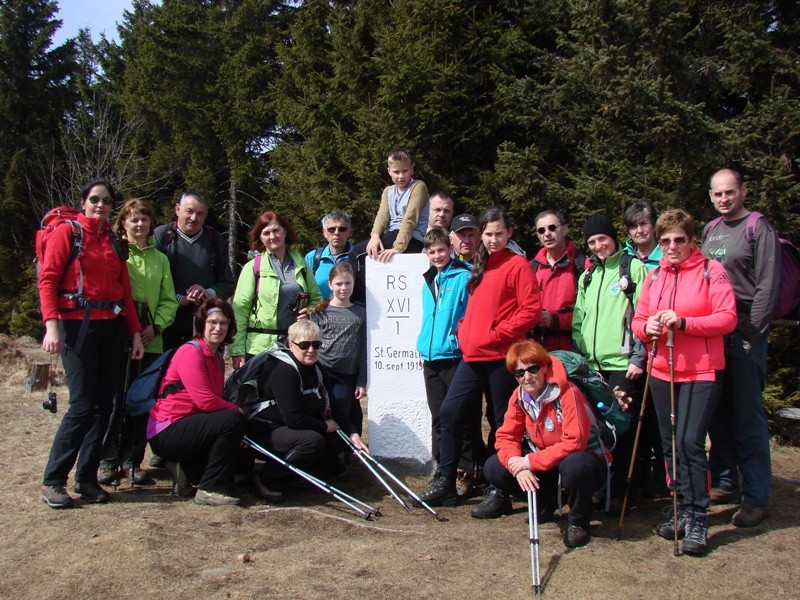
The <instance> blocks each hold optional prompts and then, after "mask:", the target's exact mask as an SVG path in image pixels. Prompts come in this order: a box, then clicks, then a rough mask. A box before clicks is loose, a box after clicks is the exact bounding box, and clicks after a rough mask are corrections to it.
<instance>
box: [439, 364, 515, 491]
mask: <svg viewBox="0 0 800 600" xmlns="http://www.w3.org/2000/svg"><path fill="white" fill-rule="evenodd" d="M487 384H488V385H487ZM516 387H517V382H516V380H515V379H514V376H513V375H512V374H511V373H509V372H508V369H507V368H506V361H505V360H495V361H490V362H467V361H465V360H462V361H461V362H460V363H459V364H458V367H456V372H455V375H454V377H453V382H452V383H451V384H450V388H449V389H448V390H447V395H446V396H445V398H444V400H443V401H442V406H441V407H440V410H439V427H440V433H441V435H440V439H439V467H438V468H437V469H436V474H437V475H439V476H444V477H447V478H449V479H455V477H456V470H457V469H458V463H459V459H460V456H461V442H462V438H463V434H464V424H465V423H467V422H468V421H469V420H470V418H471V417H470V415H472V414H473V413H474V410H475V405H476V403H477V404H479V403H480V401H481V392H483V391H484V390H485V392H486V396H487V402H490V403H491V406H492V407H493V408H494V425H495V426H496V427H500V425H502V424H503V417H504V416H505V414H506V408H508V399H509V398H510V397H511V394H512V393H513V392H514V390H515V389H516ZM489 452H491V453H494V452H495V450H494V448H491V449H490V450H489Z"/></svg>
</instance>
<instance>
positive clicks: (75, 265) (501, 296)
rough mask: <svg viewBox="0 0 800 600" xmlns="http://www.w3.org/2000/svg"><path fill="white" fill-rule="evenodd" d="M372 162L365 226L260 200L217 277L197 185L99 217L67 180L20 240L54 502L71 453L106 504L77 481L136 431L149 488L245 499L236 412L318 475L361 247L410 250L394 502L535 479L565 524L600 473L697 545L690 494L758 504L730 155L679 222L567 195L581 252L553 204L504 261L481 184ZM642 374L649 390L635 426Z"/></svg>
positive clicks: (762, 438)
mask: <svg viewBox="0 0 800 600" xmlns="http://www.w3.org/2000/svg"><path fill="white" fill-rule="evenodd" d="M387 166H388V174H389V176H390V178H391V181H392V184H391V185H389V186H387V187H386V189H385V190H384V192H383V195H382V198H381V202H380V207H379V209H378V212H377V215H376V217H375V220H374V224H373V227H372V230H371V234H370V238H369V239H368V240H366V241H364V242H362V243H359V244H353V243H352V242H351V241H350V235H351V222H350V217H349V216H348V215H347V214H346V213H344V212H342V211H340V210H334V211H332V212H330V213H328V214H326V215H325V216H324V217H323V218H322V220H321V224H322V235H323V236H324V238H325V240H326V242H327V243H326V244H325V245H324V246H322V247H320V248H316V249H312V250H310V251H308V252H307V253H306V254H302V253H300V252H298V250H297V249H296V245H297V241H298V240H297V236H296V234H295V231H294V229H293V227H292V225H291V223H290V222H289V221H288V220H287V219H286V217H285V216H283V215H281V214H279V213H278V212H276V211H274V210H267V211H265V212H263V213H262V214H260V215H259V216H258V218H257V219H256V221H255V223H254V224H253V227H252V228H251V230H250V231H249V234H248V244H249V248H250V250H251V255H250V259H249V261H248V262H247V263H246V264H245V265H244V266H243V267H242V269H241V272H240V274H239V277H238V280H235V279H234V277H233V275H232V273H231V270H230V266H229V261H228V254H227V242H226V240H224V239H223V237H222V236H221V235H220V234H219V233H218V232H216V230H214V229H213V228H211V227H208V226H206V225H205V220H206V217H207V216H208V211H209V203H208V200H207V199H206V198H205V197H204V196H203V195H202V194H199V193H196V192H186V193H184V194H183V195H182V196H181V198H180V200H179V201H178V202H177V203H176V205H175V215H176V219H175V221H174V222H172V223H168V224H163V225H160V226H159V227H155V217H154V213H153V210H152V208H151V207H150V206H149V205H148V204H147V203H146V202H145V201H143V200H140V199H133V200H128V201H127V202H125V203H124V204H123V205H122V207H121V209H120V210H119V212H118V214H117V215H116V218H115V219H114V221H113V223H112V222H111V211H112V207H113V205H114V204H115V202H116V199H117V194H116V191H115V190H114V187H113V185H112V183H111V182H110V181H108V180H104V179H96V180H93V181H90V182H89V183H87V184H86V186H84V188H83V190H82V192H81V200H80V214H78V215H77V218H76V219H75V220H72V221H69V222H64V223H63V224H61V225H59V226H57V227H55V228H54V229H53V231H52V232H51V234H50V235H49V238H48V240H47V251H46V252H45V253H44V255H43V259H42V261H41V264H40V274H39V278H40V285H39V292H40V302H41V309H42V315H43V321H44V324H45V336H44V340H43V343H42V347H43V349H44V350H45V351H47V352H50V353H53V354H56V353H58V354H60V356H61V359H62V362H63V366H64V370H65V372H66V376H67V384H68V387H69V408H68V410H67V411H66V413H65V414H64V416H63V418H62V420H61V423H60V426H59V428H58V430H57V432H56V435H55V438H54V440H53V445H52V449H51V451H50V457H49V460H48V463H47V466H46V468H45V473H44V479H43V483H42V497H43V499H44V501H45V502H46V503H47V504H48V505H49V506H51V507H53V508H64V507H69V506H72V504H73V497H72V496H71V495H70V493H69V492H68V491H67V487H66V485H67V480H68V476H69V473H70V471H71V470H72V468H73V467H75V474H74V490H73V491H74V493H75V494H76V495H77V496H79V497H81V498H83V499H84V501H87V502H94V503H103V502H107V501H108V500H109V499H110V497H111V494H110V493H109V492H108V491H107V490H106V489H104V488H103V487H102V485H108V484H110V483H113V482H116V481H117V480H119V479H120V478H128V479H129V480H130V483H132V484H135V485H146V484H148V483H153V480H152V479H151V477H150V475H149V474H148V472H147V471H146V470H144V469H142V462H143V460H144V454H145V448H146V445H147V443H148V442H149V444H150V447H151V450H152V452H153V458H152V459H151V462H150V464H151V466H154V467H159V466H163V467H165V468H166V469H167V470H168V471H169V473H170V474H171V476H172V480H173V486H174V491H175V492H176V493H177V494H178V495H180V496H193V497H194V501H195V502H196V503H198V504H204V505H211V506H224V505H233V504H238V503H239V498H237V497H236V496H235V495H234V489H235V485H236V482H237V481H240V480H243V479H245V478H252V480H253V484H254V490H255V493H256V494H257V495H258V496H259V497H260V498H262V499H264V500H266V501H268V502H281V501H282V500H283V499H284V494H285V493H286V492H287V491H288V490H290V489H291V488H292V474H291V472H290V471H288V470H287V469H286V468H284V467H283V466H281V465H279V464H273V463H271V462H269V463H264V464H263V465H261V464H259V465H258V466H255V465H254V462H255V459H256V458H258V456H257V455H256V454H255V453H254V452H253V451H252V450H249V449H243V447H242V440H243V438H244V436H247V438H249V439H250V440H253V441H255V442H256V443H257V444H258V445H260V446H263V447H264V448H267V449H269V451H270V452H274V453H275V454H277V455H278V456H280V457H281V458H282V459H283V460H285V461H286V462H287V463H289V464H291V465H294V466H296V467H298V468H301V469H305V470H308V471H310V472H312V473H314V474H315V475H316V476H318V477H321V478H322V479H327V478H330V477H335V476H337V475H340V474H341V473H342V472H344V470H345V467H344V465H343V464H342V462H341V460H340V454H341V453H342V452H343V451H345V450H346V443H345V442H346V439H348V438H349V441H350V443H351V444H352V445H353V446H354V447H355V448H356V449H357V450H360V451H365V452H366V451H368V448H367V446H366V444H365V443H364V441H363V440H362V439H361V435H362V422H363V413H362V408H361V400H362V399H363V398H365V397H366V393H367V348H366V344H367V340H366V309H365V307H364V304H363V301H364V297H365V293H366V290H365V285H364V271H365V268H368V265H365V263H366V262H367V261H365V257H367V256H368V257H371V258H372V259H374V260H378V261H382V262H389V261H391V260H392V257H393V256H394V255H395V254H399V253H420V252H424V253H425V255H426V257H427V258H428V260H429V262H430V268H429V270H427V271H426V272H425V273H420V277H421V279H422V278H424V285H423V287H422V299H421V300H422V302H421V306H422V312H423V318H422V328H421V331H420V333H419V336H418V339H417V349H418V351H419V353H420V356H421V358H422V366H423V377H424V382H425V390H426V395H427V403H428V407H429V409H430V413H431V447H432V454H433V459H434V461H435V464H436V470H435V474H434V476H433V479H432V481H431V483H430V485H429V486H428V487H427V489H425V490H424V491H422V492H421V493H420V494H419V496H418V499H417V500H416V502H418V503H419V502H424V503H426V504H427V505H429V506H452V505H456V504H457V503H459V502H460V501H461V500H462V498H464V497H465V496H468V495H470V494H471V493H473V492H474V491H475V490H477V489H479V488H481V487H484V486H485V491H484V494H483V499H482V501H481V502H480V503H479V504H477V505H475V506H474V507H473V508H472V516H474V517H476V518H494V517H499V516H502V515H505V514H508V513H510V512H511V511H512V500H513V498H515V497H519V498H524V497H525V495H526V494H527V493H528V492H532V491H536V493H537V496H538V518H539V520H540V521H542V520H549V519H553V518H554V515H555V511H557V510H558V511H560V510H561V509H562V508H563V505H564V504H566V505H568V506H569V510H568V513H567V526H566V528H565V531H564V537H563V541H564V544H565V545H566V546H567V547H578V546H583V545H585V544H586V543H588V542H589V540H590V532H589V523H590V520H591V515H592V511H593V509H594V508H595V507H596V506H597V505H598V504H599V505H602V502H603V498H604V497H606V496H608V497H609V498H610V501H612V502H614V503H615V505H616V506H619V503H620V501H621V499H622V497H623V495H626V494H631V496H632V497H634V498H637V497H642V498H644V497H649V498H658V497H665V496H668V495H669V494H674V495H677V518H676V517H675V516H674V515H673V516H671V517H670V518H669V519H668V520H667V521H666V522H664V523H662V524H659V525H658V526H657V528H656V532H657V534H658V535H660V536H662V537H664V538H666V539H673V538H674V537H675V536H676V533H677V536H678V537H683V538H684V542H683V551H684V552H685V553H687V554H695V555H702V554H705V553H706V552H707V549H708V541H707V535H708V517H707V509H708V507H709V504H711V503H725V502H734V503H738V504H739V505H740V506H739V508H738V510H737V511H736V512H735V514H734V515H733V519H732V522H733V524H734V525H736V526H738V527H753V526H756V525H758V524H759V523H760V522H761V520H762V519H763V518H764V517H765V516H766V514H767V505H768V499H769V487H770V479H771V475H770V472H771V471H770V469H771V467H770V449H769V436H768V430H767V420H766V416H765V413H764V410H763V399H762V393H763V388H764V381H765V372H766V350H767V333H768V329H769V325H770V317H771V315H772V307H773V306H774V303H775V299H776V297H777V291H778V283H779V276H780V260H779V259H780V247H779V244H778V238H777V235H776V233H775V231H774V229H773V228H772V227H771V225H770V224H769V222H768V221H767V220H766V219H765V218H760V219H758V220H757V221H756V223H755V236H754V239H752V238H751V236H750V233H749V232H747V231H746V229H747V223H748V222H749V221H750V220H749V219H748V215H749V214H750V213H749V211H748V210H747V208H746V207H745V204H744V203H745V199H746V196H747V187H746V185H745V183H744V182H743V180H742V177H741V175H740V174H739V173H738V172H736V171H734V170H731V169H722V170H720V171H718V172H717V173H715V174H714V175H713V176H712V177H711V180H710V190H709V196H710V199H711V202H712V203H713V205H714V207H715V209H716V210H717V211H718V212H719V214H720V215H721V219H720V220H718V221H716V222H715V223H714V224H713V227H711V228H710V229H707V231H705V232H704V233H703V235H702V239H700V240H698V237H699V236H698V231H697V229H696V223H695V220H694V218H693V216H692V215H690V214H689V213H688V212H686V211H685V210H683V209H679V208H676V209H669V210H665V211H664V212H662V213H661V214H660V215H657V214H656V211H655V209H654V207H653V206H652V204H650V203H649V202H638V203H635V204H633V205H632V206H630V207H629V208H628V210H627V211H626V212H625V214H624V216H623V222H624V225H625V228H626V230H627V233H628V234H629V236H630V238H629V239H628V240H627V241H626V242H625V243H624V244H622V243H620V242H619V240H618V232H617V230H616V228H615V226H614V223H613V221H612V219H611V218H610V217H609V216H607V215H602V214H596V215H593V216H591V217H589V218H588V219H587V220H586V221H585V222H584V223H583V227H582V237H583V241H584V242H585V244H586V247H587V249H588V252H586V253H584V252H582V251H580V250H578V248H576V245H575V244H573V242H571V241H570V240H569V239H568V233H569V225H568V223H567V221H566V220H565V218H564V216H563V215H562V214H561V213H560V212H558V211H557V210H544V211H542V212H541V213H539V214H538V215H537V216H536V219H535V228H536V235H537V237H538V241H539V243H540V245H541V249H540V250H539V252H538V253H537V254H536V256H535V257H534V258H533V259H532V260H530V259H529V258H527V257H526V256H525V252H523V250H522V249H521V247H520V246H519V245H518V244H517V243H516V242H515V241H514V240H513V238H512V236H513V233H514V227H513V225H512V223H511V221H510V219H509V216H508V214H507V213H506V211H505V210H504V209H503V208H502V207H498V206H493V207H489V208H487V209H486V210H484V211H483V212H482V213H481V214H480V215H478V217H477V218H476V217H475V216H473V215H471V214H469V213H462V214H458V215H456V214H455V206H454V202H453V200H452V198H451V197H450V196H449V195H447V194H446V193H443V192H438V193H434V194H433V195H432V196H431V195H429V193H428V189H427V187H426V185H425V183H424V182H422V181H420V180H418V179H415V177H414V164H413V161H412V160H411V156H410V155H409V154H408V152H406V151H404V150H393V151H392V152H391V153H389V156H388V161H387ZM76 244H78V245H79V248H78V250H77V252H76V251H75V246H76ZM698 244H699V245H698ZM229 299H230V300H229ZM226 347H227V348H228V352H229V355H230V356H231V357H232V362H233V367H234V369H237V370H240V372H243V371H241V370H244V369H249V370H248V376H247V378H248V379H251V380H252V383H253V386H254V389H255V393H254V394H252V395H251V397H250V400H249V401H248V402H247V403H242V402H239V401H237V402H232V401H231V397H230V394H229V393H227V392H228V390H227V388H226V385H225V368H224V361H223V359H222V356H223V350H224V349H225V348H226ZM167 351H173V354H172V357H171V360H170V362H169V364H168V367H167V368H166V370H165V372H164V375H163V377H162V379H161V382H160V384H159V388H158V396H157V399H156V402H155V404H154V405H153V407H152V409H151V410H150V412H149V414H144V415H142V416H140V417H132V416H131V415H129V414H126V410H125V405H124V401H123V399H124V396H125V390H126V388H127V386H128V384H129V383H130V381H131V380H132V379H133V378H135V377H136V375H137V374H138V373H140V372H142V371H143V370H144V369H146V368H147V366H148V365H150V364H152V363H153V362H154V361H155V360H156V359H158V358H159V357H160V356H161V355H162V354H163V353H164V352H167ZM556 351H574V352H577V353H579V354H580V355H581V356H582V357H583V359H585V361H586V363H588V366H589V367H590V368H591V369H594V370H595V371H597V372H598V373H600V374H601V375H602V376H603V378H604V379H605V381H606V382H607V383H608V385H609V386H610V388H611V389H613V390H614V391H615V395H616V397H617V398H618V399H619V403H620V406H621V407H622V408H624V409H625V410H626V411H628V413H629V414H630V416H631V420H632V424H633V426H632V427H630V428H629V430H628V432H627V433H625V434H623V435H620V436H619V437H618V439H617V440H616V443H615V444H614V445H613V447H608V446H607V445H605V444H603V443H602V442H601V441H600V439H599V431H598V423H597V419H596V417H595V415H594V409H593V408H592V407H591V406H590V405H589V401H588V400H587V398H586V396H585V395H584V393H583V392H582V390H581V388H580V387H579V386H578V385H576V384H575V383H574V382H573V381H571V380H570V378H569V377H568V376H567V373H566V371H565V366H564V364H563V361H562V359H560V358H559V357H558V356H559V352H556ZM554 352H555V354H553V353H554ZM126 365H127V368H126ZM234 373H236V371H235V372H234ZM645 375H647V376H645ZM645 381H647V382H649V389H648V390H647V394H648V397H649V398H652V402H650V403H645V409H644V411H643V412H642V413H641V414H642V415H643V421H642V423H641V427H637V426H636V425H637V421H638V420H639V415H640V409H641V406H642V400H643V396H644V395H645V389H644V388H645ZM420 401H422V399H420ZM484 407H485V413H484ZM484 414H485V417H486V419H487V420H488V424H489V429H490V435H489V438H488V440H484V437H483V435H482V419H483V417H484ZM672 414H674V421H673V419H672ZM637 429H639V430H640V432H641V441H640V443H639V444H638V445H637V449H636V456H633V453H634V443H633V442H634V433H635V431H636V430H637ZM339 430H341V431H342V432H344V433H345V434H346V436H345V438H346V439H342V436H341V435H339V434H338V433H337V432H338V431H339ZM673 434H674V436H675V437H674V438H673ZM707 436H709V437H710V440H711V449H710V453H708V454H707V452H706V437H707ZM673 456H674V460H673ZM631 461H633V463H634V466H633V467H631V468H630V472H632V473H634V475H633V477H632V478H631V477H629V476H628V475H629V467H630V464H631ZM609 465H610V466H609ZM673 465H676V466H677V469H676V470H675V472H673ZM709 473H710V479H709ZM675 523H677V524H678V530H676V529H675Z"/></svg>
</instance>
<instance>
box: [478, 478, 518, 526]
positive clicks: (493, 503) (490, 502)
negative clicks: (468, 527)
mask: <svg viewBox="0 0 800 600" xmlns="http://www.w3.org/2000/svg"><path fill="white" fill-rule="evenodd" d="M510 514H511V496H509V495H508V494H507V493H506V492H504V491H502V490H498V489H497V488H496V487H494V486H493V485H490V486H489V487H488V488H487V489H486V491H485V492H484V493H483V500H481V503H480V504H478V505H477V506H476V507H474V508H473V509H472V516H473V517H475V518H476V519H496V518H498V517H502V516H503V515H510Z"/></svg>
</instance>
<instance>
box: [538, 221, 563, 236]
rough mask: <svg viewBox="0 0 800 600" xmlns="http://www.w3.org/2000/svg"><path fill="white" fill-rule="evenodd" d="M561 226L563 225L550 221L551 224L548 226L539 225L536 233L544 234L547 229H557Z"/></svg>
mask: <svg viewBox="0 0 800 600" xmlns="http://www.w3.org/2000/svg"><path fill="white" fill-rule="evenodd" d="M559 227H561V225H556V224H555V223H550V225H548V226H547V227H539V229H537V230H536V233H538V234H539V235H544V232H545V231H555V230H556V229H558V228H559Z"/></svg>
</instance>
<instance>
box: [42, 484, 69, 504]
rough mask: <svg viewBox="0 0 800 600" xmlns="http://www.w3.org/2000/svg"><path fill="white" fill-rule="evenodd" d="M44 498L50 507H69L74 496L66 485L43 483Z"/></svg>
mask: <svg viewBox="0 0 800 600" xmlns="http://www.w3.org/2000/svg"><path fill="white" fill-rule="evenodd" d="M42 500H44V501H45V502H47V506H49V507H50V508H69V507H70V506H72V496H70V495H69V493H68V492H67V486H65V485H43V486H42Z"/></svg>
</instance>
